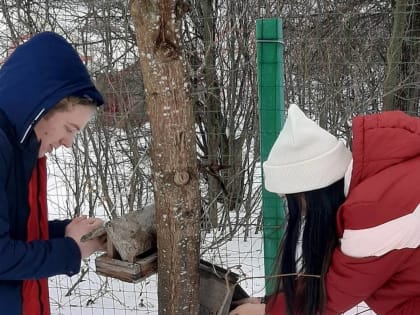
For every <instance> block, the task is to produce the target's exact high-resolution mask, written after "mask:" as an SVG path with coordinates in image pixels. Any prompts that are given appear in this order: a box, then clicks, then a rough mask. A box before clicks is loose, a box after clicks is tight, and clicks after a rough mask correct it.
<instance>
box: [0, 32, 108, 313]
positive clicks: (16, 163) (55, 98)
mask: <svg viewBox="0 0 420 315" xmlns="http://www.w3.org/2000/svg"><path fill="white" fill-rule="evenodd" d="M67 96H81V97H86V98H90V99H93V100H95V101H96V102H97V104H98V105H101V104H102V103H103V100H102V97H101V95H100V94H99V92H98V91H97V90H96V88H95V87H94V85H93V83H92V81H91V79H90V77H89V74H88V72H87V70H86V68H85V66H84V65H83V63H82V61H81V60H80V57H79V56H78V54H77V52H76V51H75V50H74V49H73V47H72V46H71V45H70V44H69V43H67V42H66V41H65V40H64V39H63V38H62V37H60V36H58V35H57V34H54V33H50V32H45V33H41V34H38V35H36V36H34V37H33V38H32V39H30V40H29V41H27V42H26V43H24V44H22V45H20V46H19V47H18V48H17V49H16V51H15V52H14V53H13V54H12V55H11V56H10V57H9V59H8V60H7V61H6V63H5V64H4V65H3V67H2V68H1V69H0V257H1V260H0V310H1V313H2V314H8V315H21V314H22V303H23V302H22V300H23V299H24V298H25V297H24V296H23V297H22V281H23V280H29V279H42V278H47V277H50V276H54V275H59V274H67V275H73V274H76V273H77V272H78V271H79V269H80V260H81V256H80V250H79V248H78V246H77V244H76V242H75V241H74V240H73V239H71V238H65V237H64V230H65V226H66V225H67V224H68V222H69V221H64V222H58V221H53V222H49V224H48V229H49V231H48V233H49V238H50V239H49V240H33V241H27V236H28V233H27V228H28V218H29V213H30V210H29V204H28V196H29V190H28V184H29V180H30V178H31V175H32V173H33V170H34V167H35V165H36V163H37V160H38V150H39V146H40V143H39V142H38V140H37V138H36V135H35V133H34V131H33V129H32V127H33V126H34V125H35V123H36V122H37V121H38V120H39V119H40V118H41V117H42V116H43V115H44V114H45V113H46V112H48V111H49V110H50V109H51V108H52V107H53V106H54V105H55V104H56V103H57V102H59V101H60V100H61V99H62V98H64V97H67ZM34 314H35V313H34ZM25 315H26V314H25Z"/></svg>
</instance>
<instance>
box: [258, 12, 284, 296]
mask: <svg viewBox="0 0 420 315" xmlns="http://www.w3.org/2000/svg"><path fill="white" fill-rule="evenodd" d="M256 38H257V68H258V94H259V104H260V139H261V140H260V144H261V148H260V150H261V152H260V153H261V163H262V162H264V161H265V160H267V157H268V154H269V152H270V149H271V147H272V146H273V144H274V141H275V140H276V138H277V136H278V134H279V131H280V129H281V127H282V124H283V119H284V80H283V73H284V68H283V27H282V20H281V19H279V18H270V19H258V20H257V23H256ZM262 213H263V229H264V268H265V274H266V276H268V275H271V273H272V271H273V267H274V262H275V259H276V255H277V251H278V248H279V245H280V239H281V236H282V233H283V231H282V229H281V226H282V221H283V219H284V216H283V202H282V201H281V199H280V198H279V196H277V195H276V194H273V193H270V192H268V191H267V190H265V188H263V191H262ZM272 289H273V288H272V284H271V281H270V280H268V279H267V280H266V292H267V294H269V293H270V292H271V290H272Z"/></svg>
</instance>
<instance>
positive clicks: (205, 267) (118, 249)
mask: <svg viewBox="0 0 420 315" xmlns="http://www.w3.org/2000/svg"><path fill="white" fill-rule="evenodd" d="M104 234H106V235H107V244H108V245H107V246H108V248H107V253H105V254H103V255H102V256H99V257H97V258H96V260H95V264H96V272H97V273H98V274H100V275H104V276H108V277H112V278H115V279H119V280H122V281H125V282H130V283H137V282H139V281H142V280H144V279H145V278H147V277H149V276H150V275H152V274H154V273H156V272H157V261H158V260H157V252H156V229H155V223H154V205H149V206H146V207H145V208H144V209H143V210H142V211H135V212H131V213H128V214H126V215H124V216H122V217H120V218H117V219H114V220H111V221H110V222H107V223H106V224H105V226H104V227H103V228H101V229H98V230H95V231H93V232H91V233H89V234H87V235H85V236H84V237H83V238H82V241H84V240H88V239H91V238H93V237H98V236H101V235H104ZM238 278H239V277H238V275H237V274H235V273H233V272H229V271H227V270H226V269H224V268H221V267H219V266H216V265H214V264H211V263H209V262H207V261H205V260H201V261H200V314H199V315H228V313H229V310H230V309H231V303H232V301H236V300H239V299H242V298H245V297H248V295H247V293H246V292H245V291H244V290H243V289H242V288H241V286H240V285H239V284H237V281H238Z"/></svg>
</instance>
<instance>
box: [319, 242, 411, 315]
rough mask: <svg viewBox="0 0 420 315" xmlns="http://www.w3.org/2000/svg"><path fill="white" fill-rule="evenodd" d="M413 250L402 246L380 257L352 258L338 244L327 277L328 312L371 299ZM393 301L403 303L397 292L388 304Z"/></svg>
mask: <svg viewBox="0 0 420 315" xmlns="http://www.w3.org/2000/svg"><path fill="white" fill-rule="evenodd" d="M412 254H413V250H412V249H403V250H395V251H392V252H390V253H388V254H386V255H384V256H380V257H369V258H352V257H349V256H346V255H344V254H343V253H342V252H341V250H340V249H339V248H336V249H335V251H334V254H333V257H332V260H331V265H330V268H329V269H328V273H327V278H326V288H327V297H328V300H327V310H326V313H327V314H339V313H342V312H345V311H347V310H349V309H351V308H352V307H354V306H356V305H357V304H359V303H360V302H362V301H366V300H368V298H369V297H370V296H371V295H372V294H374V293H375V292H376V291H377V290H378V289H379V288H381V287H382V286H384V285H385V283H386V282H388V281H389V280H390V279H391V278H392V277H393V275H395V274H397V273H398V272H399V271H400V269H401V267H402V266H403V265H404V263H405V261H406V260H407V259H408V258H409V257H410V256H411V255H412ZM390 303H394V304H395V305H398V304H400V303H401V302H399V301H398V296H397V294H396V295H395V300H394V301H387V302H386V304H387V306H386V308H388V309H389V308H390ZM383 311H386V310H385V309H383ZM382 313H383V312H382ZM407 314H408V313H407ZM410 314H411V313H410Z"/></svg>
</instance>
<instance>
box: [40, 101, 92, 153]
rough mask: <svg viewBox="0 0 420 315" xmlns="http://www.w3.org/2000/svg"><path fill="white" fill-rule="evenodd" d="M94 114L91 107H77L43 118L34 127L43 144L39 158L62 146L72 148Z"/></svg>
mask: <svg viewBox="0 0 420 315" xmlns="http://www.w3.org/2000/svg"><path fill="white" fill-rule="evenodd" d="M93 113H94V109H93V108H92V107H91V106H85V105H75V106H73V107H72V108H70V109H69V110H68V111H57V112H55V113H52V115H50V116H49V117H45V116H44V117H42V118H41V119H40V120H39V121H38V122H37V123H36V124H35V126H34V131H35V134H36V137H37V139H38V141H40V142H41V146H40V148H39V152H38V157H39V158H41V157H43V156H44V155H45V153H47V152H51V151H52V150H53V149H57V148H58V147H60V146H62V145H63V146H65V147H66V148H69V147H71V146H72V144H73V141H74V137H75V136H76V134H77V133H78V132H79V131H80V130H82V129H83V128H84V127H85V126H86V124H87V123H88V122H89V120H90V119H91V118H92V116H93Z"/></svg>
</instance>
